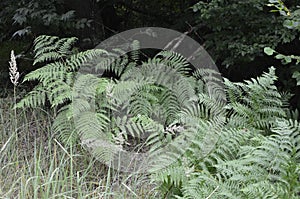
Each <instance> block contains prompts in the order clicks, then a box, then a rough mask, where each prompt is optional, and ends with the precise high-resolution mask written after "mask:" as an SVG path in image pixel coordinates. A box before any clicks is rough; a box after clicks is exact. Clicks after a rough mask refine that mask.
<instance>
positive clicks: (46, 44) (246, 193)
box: [17, 36, 300, 198]
mask: <svg viewBox="0 0 300 199" xmlns="http://www.w3.org/2000/svg"><path fill="white" fill-rule="evenodd" d="M75 41H76V39H75V38H64V39H59V38H57V37H49V36H40V37H38V38H37V39H36V40H35V63H36V64H41V63H44V62H45V61H46V64H45V65H44V66H43V67H41V68H40V69H37V70H36V71H33V72H31V73H29V74H28V75H27V76H26V77H25V81H31V80H37V81H38V82H39V83H38V85H37V86H36V88H34V90H33V91H31V92H30V93H29V94H28V95H27V96H26V97H25V98H24V99H22V100H21V101H20V102H19V103H18V105H17V107H28V106H29V107H36V106H41V105H45V104H46V101H47V100H48V101H49V103H50V105H51V106H52V108H54V109H55V110H57V115H56V118H55V120H54V124H53V127H52V129H53V130H54V132H55V133H56V134H57V135H58V136H59V137H60V139H61V140H62V141H63V143H65V144H70V145H71V146H72V145H73V144H74V143H76V142H77V141H78V138H80V140H81V144H83V145H84V146H86V147H87V148H88V149H90V151H91V153H92V154H93V155H94V156H95V157H96V158H98V159H100V160H101V161H102V162H103V161H104V162H106V163H108V164H110V165H111V166H113V167H114V166H116V165H114V164H113V163H114V157H115V155H116V154H118V155H121V157H125V158H124V159H125V161H124V162H121V163H120V165H122V166H125V167H127V168H123V169H125V170H126V169H127V171H132V170H130V168H128V167H129V166H130V164H129V163H128V162H126V161H129V162H131V160H134V161H138V160H135V159H134V157H131V156H128V155H127V154H126V153H125V152H126V150H132V151H134V152H139V151H140V150H142V148H143V147H144V146H147V147H146V148H148V151H149V163H150V166H151V167H150V174H151V177H152V179H153V181H154V182H156V183H157V187H158V188H159V189H160V191H161V194H162V197H163V198H171V197H177V198H199V197H200V198H205V197H206V198H207V197H209V198H260V197H263V198H267V197H269V198H297V197H298V194H299V192H300V190H299V186H298V185H299V174H300V173H299V171H300V170H299V168H300V160H299V158H300V154H299V151H300V150H299V146H300V144H299V142H300V140H299V139H300V135H299V132H300V130H299V128H300V127H299V124H298V122H297V121H293V120H289V118H288V110H287V109H286V108H285V107H284V105H285V100H286V99H285V97H284V96H282V95H281V94H280V93H279V92H278V91H277V88H276V86H275V81H276V80H277V77H276V76H275V69H274V68H273V67H272V68H270V70H269V72H268V73H264V74H263V75H262V76H261V77H259V78H257V79H252V80H251V81H245V82H244V83H232V82H230V81H229V80H227V79H225V89H226V93H227V99H228V102H227V103H226V104H225V102H224V101H222V100H221V101H220V100H219V99H218V98H215V96H211V95H210V93H209V92H207V91H206V89H203V86H204V85H205V83H206V82H205V78H207V77H206V76H201V75H200V74H204V73H207V72H210V74H211V75H209V76H212V74H213V71H209V70H208V71H205V70H204V71H202V70H200V71H199V70H196V71H191V70H190V68H189V65H188V63H187V62H186V60H185V59H184V58H182V57H181V56H180V55H178V54H174V53H172V52H160V53H158V54H157V55H156V56H155V57H154V58H149V59H148V60H146V61H142V62H141V65H140V67H136V66H137V63H138V61H139V54H138V53H137V52H136V51H133V53H130V54H124V53H123V52H122V51H121V50H115V51H113V52H110V53H108V52H106V51H103V50H89V51H85V52H79V53H76V52H74V51H72V44H73V43H74V42H75ZM134 46H136V47H135V49H137V43H135V44H134ZM82 66H85V67H87V68H85V70H87V72H88V71H90V70H91V69H93V68H94V69H96V71H102V72H103V71H109V72H111V73H112V74H114V75H113V76H114V77H115V78H112V77H110V78H106V77H104V76H103V77H102V76H100V77H99V76H97V75H92V74H86V73H84V72H83V73H82V71H81V70H83V68H82ZM89 66H90V67H91V68H90V67H89ZM191 72H192V75H190V74H191ZM96 74H97V73H96ZM102 74H103V73H102ZM75 75H76V76H75ZM216 81H218V80H216ZM219 83H220V82H219ZM213 89H218V88H217V87H216V88H213ZM213 93H214V92H213ZM131 145H134V148H133V147H130V146H131ZM135 150H137V151H135ZM133 154H134V153H133ZM126 155H127V156H126Z"/></svg>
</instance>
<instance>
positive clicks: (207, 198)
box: [205, 186, 219, 199]
mask: <svg viewBox="0 0 300 199" xmlns="http://www.w3.org/2000/svg"><path fill="white" fill-rule="evenodd" d="M218 189H219V186H217V187H216V188H215V189H214V190H213V192H211V194H209V196H207V197H206V198H205V199H209V198H210V197H212V195H213V194H214V193H215V192H216V191H217V190H218Z"/></svg>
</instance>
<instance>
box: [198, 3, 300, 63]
mask: <svg viewBox="0 0 300 199" xmlns="http://www.w3.org/2000/svg"><path fill="white" fill-rule="evenodd" d="M267 3H268V1H267V0H264V1H261V0H250V1H240V0H233V1H223V0H211V1H199V2H198V3H197V4H196V5H194V7H193V9H194V11H195V12H196V14H197V23H198V26H199V27H200V28H199V30H200V31H201V36H202V37H203V39H204V44H205V46H206V47H207V48H208V50H209V51H210V52H211V54H212V55H213V56H214V57H215V60H218V61H223V65H225V66H227V67H228V66H230V65H234V64H237V63H241V64H243V63H247V62H250V61H252V60H254V58H256V57H259V56H262V55H263V54H262V49H263V48H264V47H266V46H269V47H272V48H275V47H277V46H278V45H280V44H283V43H288V42H291V41H292V40H294V39H295V38H296V36H297V33H296V32H295V31H290V30H287V29H285V28H284V27H282V22H283V17H281V16H277V15H274V14H273V15H272V14H270V13H268V9H267V8H266V4H267ZM203 30H204V31H203Z"/></svg>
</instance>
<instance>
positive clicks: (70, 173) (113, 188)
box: [0, 98, 159, 199]
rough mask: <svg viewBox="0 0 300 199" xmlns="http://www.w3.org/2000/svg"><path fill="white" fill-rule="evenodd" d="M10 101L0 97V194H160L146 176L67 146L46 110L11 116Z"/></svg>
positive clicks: (28, 111)
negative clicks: (123, 171)
mask: <svg viewBox="0 0 300 199" xmlns="http://www.w3.org/2000/svg"><path fill="white" fill-rule="evenodd" d="M13 101H14V100H13V98H6V99H1V98H0V198H22V199H23V198H30V199H31V198H34V199H35V198H36V199H37V198H45V199H46V198H47V199H48V198H129V199H130V198H159V197H158V196H157V192H156V191H155V190H154V189H153V185H151V184H150V182H149V179H148V178H147V176H144V175H133V174H121V173H119V172H117V171H113V170H110V169H109V168H107V167H105V166H104V165H102V164H101V163H100V162H98V161H96V160H95V159H93V158H92V157H90V155H89V153H87V152H86V151H84V150H83V149H82V148H81V146H80V145H76V146H73V147H69V148H65V147H64V145H63V144H62V143H60V141H59V140H57V139H56V138H55V136H54V135H52V133H51V121H52V115H51V114H50V113H48V112H46V111H44V110H39V109H34V110H33V109H28V110H17V115H16V116H15V112H14V110H13V109H12V107H13V105H14V103H13ZM15 124H17V126H16V125H15ZM16 138H18V139H16Z"/></svg>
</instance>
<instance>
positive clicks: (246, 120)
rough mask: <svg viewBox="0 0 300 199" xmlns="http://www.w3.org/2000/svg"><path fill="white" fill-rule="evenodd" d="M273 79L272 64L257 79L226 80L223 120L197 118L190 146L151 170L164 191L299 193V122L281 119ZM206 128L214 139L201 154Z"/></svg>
mask: <svg viewBox="0 0 300 199" xmlns="http://www.w3.org/2000/svg"><path fill="white" fill-rule="evenodd" d="M275 80H276V77H275V73H274V68H271V69H270V71H269V73H265V74H264V75H263V76H262V77H259V78H257V79H256V80H255V79H253V80H252V81H246V82H245V83H232V82H230V81H228V80H226V81H225V84H226V89H227V93H228V99H229V102H228V105H227V106H226V107H225V109H226V110H227V112H228V114H227V118H228V119H227V122H226V123H225V124H223V125H222V126H221V127H219V128H217V129H216V127H215V125H214V124H212V125H211V123H208V122H207V121H205V120H204V121H203V118H198V120H199V121H202V123H201V124H202V125H201V126H199V128H198V129H197V130H196V131H195V132H193V134H190V136H191V137H189V140H192V144H191V146H190V148H189V150H188V151H187V152H186V153H185V154H184V155H183V156H182V157H181V158H180V159H178V160H177V161H175V164H174V165H173V166H172V167H170V168H167V169H165V170H159V171H157V172H156V173H155V175H154V179H155V180H157V181H158V182H161V186H163V188H162V190H163V191H164V193H165V196H167V197H169V198H171V196H173V195H174V194H175V195H177V197H176V198H189V199H191V198H298V197H299V193H300V190H299V181H300V179H299V174H300V173H299V172H300V170H299V168H300V159H299V157H300V156H299V155H300V154H299V151H300V150H299V142H300V126H299V123H298V122H297V121H292V120H288V119H287V118H286V114H285V110H284V108H282V103H283V102H282V97H281V96H280V94H279V93H278V91H277V89H276V87H275V86H274V81H275ZM255 107H256V108H255ZM264 118H265V119H264ZM208 125H211V126H209V127H210V128H207V126H208ZM207 129H209V130H210V132H209V133H210V136H211V137H214V136H215V135H216V134H218V139H217V142H216V144H215V147H214V148H213V149H212V150H211V151H210V153H208V154H207V155H205V156H203V155H201V154H202V153H203V151H204V149H205V148H203V141H202V140H201V139H199V138H200V137H199V134H200V135H201V134H202V133H203V132H205V131H207ZM264 135H265V136H264ZM178 190H180V191H178ZM178 192H179V194H178Z"/></svg>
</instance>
